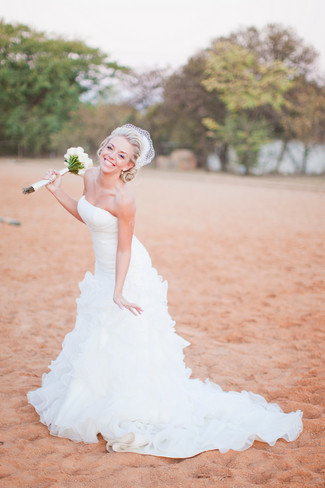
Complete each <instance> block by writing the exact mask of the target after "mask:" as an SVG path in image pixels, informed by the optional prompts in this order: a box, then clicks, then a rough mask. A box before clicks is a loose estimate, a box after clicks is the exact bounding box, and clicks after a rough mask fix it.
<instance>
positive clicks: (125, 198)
mask: <svg viewBox="0 0 325 488" xmlns="http://www.w3.org/2000/svg"><path fill="white" fill-rule="evenodd" d="M116 211H117V214H118V215H120V216H126V217H132V216H134V215H135V198H134V195H133V194H132V193H131V192H129V191H123V192H120V193H119V194H118V195H117V196H116Z"/></svg>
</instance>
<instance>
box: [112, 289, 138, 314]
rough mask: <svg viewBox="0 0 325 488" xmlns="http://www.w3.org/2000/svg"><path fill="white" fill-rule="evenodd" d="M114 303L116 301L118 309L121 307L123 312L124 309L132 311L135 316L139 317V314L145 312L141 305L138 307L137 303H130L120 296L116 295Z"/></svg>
mask: <svg viewBox="0 0 325 488" xmlns="http://www.w3.org/2000/svg"><path fill="white" fill-rule="evenodd" d="M113 301H114V303H116V305H117V306H118V307H120V309H121V310H123V309H124V308H126V309H128V310H130V312H132V313H133V315H136V316H138V314H139V315H141V314H142V312H143V310H142V308H141V307H139V305H136V304H135V303H131V302H128V301H127V300H126V299H125V298H124V297H123V296H122V295H120V294H116V293H114V297H113Z"/></svg>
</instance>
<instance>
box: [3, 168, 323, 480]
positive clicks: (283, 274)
mask: <svg viewBox="0 0 325 488" xmlns="http://www.w3.org/2000/svg"><path fill="white" fill-rule="evenodd" d="M53 165H54V167H57V168H59V167H60V165H58V163H57V162H54V163H53V162H51V163H50V162H48V163H47V162H44V161H43V162H41V161H34V162H33V161H27V162H24V163H22V162H20V163H19V162H14V161H6V160H2V161H1V163H0V172H1V173H0V178H1V192H0V215H2V216H7V217H13V218H17V219H19V220H20V221H21V226H19V227H18V226H11V225H7V224H3V223H2V224H0V232H1V287H0V291H1V295H0V297H1V298H0V300H1V308H0V313H1V366H2V376H1V400H2V408H1V428H0V441H1V446H0V451H1V454H2V459H1V477H2V479H1V486H2V487H4V488H7V487H33V488H34V487H35V488H43V487H44V488H45V487H56V488H68V487H83V486H85V487H88V488H93V487H100V488H102V487H105V488H106V487H109V488H147V487H154V488H156V487H164V488H172V487H173V488H175V487H177V488H181V487H182V488H190V487H193V488H204V487H209V488H210V487H218V488H219V487H220V488H246V487H252V486H265V487H281V488H282V487H289V486H290V488H296V487H304V488H305V487H313V488H316V487H321V486H324V483H325V472H324V444H323V448H322V442H324V360H323V358H324V323H325V300H324V291H325V276H324V264H325V249H324V242H325V218H324V214H325V212H324V211H325V185H324V180H323V183H322V182H321V180H320V184H316V185H314V183H313V182H312V184H309V183H308V182H304V181H303V182H302V183H299V181H298V182H295V181H294V180H293V181H292V180H286V181H284V180H280V181H278V180H277V179H274V180H265V179H264V180H263V179H261V180H259V179H256V178H246V179H245V178H239V177H231V176H229V177H227V176H218V175H209V174H204V173H189V174H179V173H176V174H174V173H168V172H158V171H155V170H144V171H143V174H142V175H139V176H138V178H137V179H136V180H135V181H134V182H132V183H131V186H132V188H133V191H134V193H135V194H136V197H137V225H136V235H137V236H138V238H140V240H141V241H142V242H143V243H144V245H145V246H146V247H147V249H148V250H149V252H150V254H151V256H152V260H153V263H154V266H155V267H156V268H157V269H158V270H159V273H160V274H161V275H162V276H163V277H164V278H166V279H167V280H168V282H169V309H170V313H171V315H172V317H173V318H174V319H175V320H176V321H177V325H176V329H177V332H178V333H179V334H180V335H181V336H183V337H185V338H186V339H187V340H189V341H190V342H191V346H190V347H188V348H187V349H185V353H186V363H187V364H188V365H189V366H190V367H191V368H192V370H193V377H199V378H201V379H202V380H204V379H205V378H206V377H209V378H210V379H211V380H213V381H215V382H216V383H219V384H220V385H221V386H222V388H224V389H226V390H243V389H245V390H250V391H253V392H255V393H259V394H261V395H263V396H265V397H266V399H267V400H268V401H271V402H277V403H279V404H280V406H281V407H282V408H283V410H284V411H291V410H297V409H301V410H303V412H304V418H303V423H304V431H303V433H302V434H301V436H300V437H299V438H298V439H297V440H296V441H295V442H292V443H287V442H285V441H282V440H281V441H278V442H277V444H276V445H275V446H273V447H269V446H268V445H265V444H263V443H259V442H255V444H254V446H253V447H251V448H250V449H248V450H247V451H244V452H234V451H229V452H228V453H226V454H220V453H219V452H218V451H210V452H206V453H202V454H200V455H198V456H196V457H194V458H191V459H185V460H173V459H165V458H159V457H153V456H143V455H138V454H132V453H123V454H119V453H111V454H109V453H107V452H106V451H105V443H104V441H103V439H100V440H99V443H98V444H90V445H86V444H82V443H79V444H76V443H73V442H72V441H70V440H67V439H60V438H56V437H52V436H50V435H49V433H48V430H47V428H46V427H45V426H44V425H42V424H41V423H40V422H39V418H38V416H37V414H36V413H35V411H34V409H33V408H32V407H31V406H30V405H28V404H27V401H26V393H27V391H28V390H30V389H35V388H37V387H38V386H39V385H40V382H41V376H42V373H43V372H45V371H47V366H48V364H49V363H50V361H51V360H52V359H55V357H56V356H57V355H58V353H59V352H60V350H61V344H62V340H63V338H64V336H65V334H66V333H67V332H69V331H70V330H71V329H72V328H73V326H74V319H75V311H76V304H75V299H76V298H77V296H78V294H79V288H78V282H79V281H81V280H82V279H83V276H84V273H85V272H86V271H87V270H93V252H92V247H91V240H90V235H89V233H88V231H87V228H86V226H84V225H82V224H81V223H79V222H78V221H76V220H74V219H73V218H72V217H71V216H70V215H69V214H68V213H66V212H65V211H64V210H63V209H62V208H61V207H60V206H59V205H58V204H57V202H56V201H55V199H54V198H53V197H52V195H50V194H49V193H48V192H47V191H46V190H41V191H40V192H39V193H37V194H32V195H22V194H21V187H23V186H26V185H28V184H29V183H31V182H33V181H35V180H37V179H39V177H41V176H42V175H43V174H44V168H46V167H48V166H53ZM310 181H311V180H310ZM63 187H64V188H65V189H67V190H68V191H69V192H71V194H72V195H73V196H74V197H76V198H78V197H79V196H80V195H81V192H82V180H81V178H79V177H76V176H73V175H67V176H66V177H65V178H64V183H63Z"/></svg>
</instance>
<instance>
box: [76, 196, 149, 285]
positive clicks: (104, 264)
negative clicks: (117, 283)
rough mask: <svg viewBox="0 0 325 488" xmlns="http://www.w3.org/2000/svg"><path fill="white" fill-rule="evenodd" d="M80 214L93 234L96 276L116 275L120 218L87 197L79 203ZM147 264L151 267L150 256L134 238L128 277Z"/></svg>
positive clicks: (83, 197) (82, 198)
mask: <svg viewBox="0 0 325 488" xmlns="http://www.w3.org/2000/svg"><path fill="white" fill-rule="evenodd" d="M78 212H79V215H80V217H81V218H82V220H83V221H84V222H85V224H86V225H87V227H88V228H89V230H90V232H91V236H92V240H93V246H94V251H95V258H96V261H95V276H97V277H100V276H101V275H105V274H115V268H116V250H117V242H118V218H117V217H115V216H114V215H113V214H111V213H110V212H108V211H107V210H104V209H103V208H100V207H96V206H95V205H93V204H91V203H89V202H88V200H87V199H86V197H85V195H83V196H82V197H81V198H80V200H79V202H78ZM145 264H146V265H147V266H149V267H151V259H150V256H149V254H148V253H147V251H146V249H145V248H144V246H142V244H141V243H140V241H139V240H138V239H137V238H136V237H135V236H133V238H132V249H131V262H130V266H129V272H128V275H129V274H130V273H132V272H136V268H139V267H141V266H144V265H145Z"/></svg>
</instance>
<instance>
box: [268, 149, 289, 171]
mask: <svg viewBox="0 0 325 488" xmlns="http://www.w3.org/2000/svg"><path fill="white" fill-rule="evenodd" d="M287 145H288V141H282V147H281V150H280V152H279V155H278V157H277V160H276V166H275V168H274V170H273V171H272V173H280V164H281V161H282V158H283V156H284V153H285V152H286V150H287Z"/></svg>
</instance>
